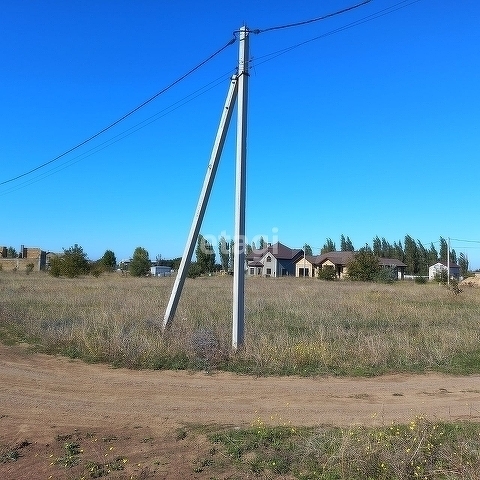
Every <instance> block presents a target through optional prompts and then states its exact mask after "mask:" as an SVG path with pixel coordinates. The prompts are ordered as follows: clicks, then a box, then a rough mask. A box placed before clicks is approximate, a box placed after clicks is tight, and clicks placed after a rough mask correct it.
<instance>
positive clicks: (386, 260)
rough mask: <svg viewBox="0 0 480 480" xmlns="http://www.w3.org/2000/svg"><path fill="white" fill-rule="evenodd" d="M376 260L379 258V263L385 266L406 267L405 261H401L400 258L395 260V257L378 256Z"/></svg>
mask: <svg viewBox="0 0 480 480" xmlns="http://www.w3.org/2000/svg"><path fill="white" fill-rule="evenodd" d="M378 260H380V265H383V266H385V267H406V266H407V264H406V263H403V262H401V261H400V260H397V259H396V258H384V257H379V258H378Z"/></svg>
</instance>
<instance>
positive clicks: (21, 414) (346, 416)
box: [0, 345, 480, 480]
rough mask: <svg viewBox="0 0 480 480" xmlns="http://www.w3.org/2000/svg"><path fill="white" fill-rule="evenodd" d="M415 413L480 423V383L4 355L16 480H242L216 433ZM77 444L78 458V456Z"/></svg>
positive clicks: (7, 456) (4, 430)
mask: <svg viewBox="0 0 480 480" xmlns="http://www.w3.org/2000/svg"><path fill="white" fill-rule="evenodd" d="M416 415H426V416H428V417H429V418H431V419H438V420H447V421H456V420H460V419H462V420H464V419H469V420H472V421H480V375H473V376H466V377H450V376H444V375H440V374H434V373H432V374H427V375H403V374H398V375H388V376H382V377H376V378H353V379H352V378H298V377H267V378H263V377H261V378H257V377H250V376H239V375H233V374H227V373H213V374H207V373H199V372H196V373H191V372H185V371H146V370H142V371H136V370H126V369H113V368H111V367H109V366H106V365H90V364H85V363H83V362H81V361H77V360H70V359H67V358H63V357H52V356H47V355H41V354H33V353H30V352H29V351H28V350H27V349H26V348H24V347H21V346H15V347H7V346H4V345H0V478H2V479H5V480H18V479H35V480H37V479H81V478H97V477H100V474H102V476H103V477H106V478H107V479H109V480H110V479H127V478H129V479H130V478H135V479H142V478H143V479H146V478H159V479H177V478H178V479H186V478H198V479H204V478H205V479H208V478H218V479H219V478H240V477H235V474H234V472H232V471H231V470H229V469H231V467H228V466H226V465H225V464H223V466H222V461H221V458H219V457H218V454H217V457H215V451H214V449H213V448H212V445H211V444H210V443H209V442H208V440H207V438H206V435H205V434H206V433H207V432H208V431H209V430H210V431H213V430H215V429H217V428H218V427H219V426H238V427H244V426H249V425H250V424H251V423H252V422H254V421H258V420H261V421H263V422H265V423H271V424H284V423H286V424H291V425H295V426H300V425H304V426H315V425H325V424H327V425H336V426H350V425H354V424H363V425H383V424H390V423H392V422H408V421H410V420H412V419H413V418H414V417H415V416H416ZM75 446H77V448H78V452H77V453H75V454H74V455H68V453H69V452H71V449H72V448H73V447H75ZM212 458H214V460H215V461H210V460H209V459H212ZM76 462H78V464H77V465H75V463H76ZM212 465H213V466H212ZM120 467H121V468H122V470H119V469H118V468H120ZM96 476H97V477H96ZM241 478H247V477H245V476H243V477H241Z"/></svg>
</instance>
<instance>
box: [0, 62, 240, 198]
mask: <svg viewBox="0 0 480 480" xmlns="http://www.w3.org/2000/svg"><path fill="white" fill-rule="evenodd" d="M234 71H235V69H232V70H230V71H229V72H227V73H224V74H223V75H221V76H220V77H217V78H216V79H215V80H213V81H211V82H209V83H207V84H206V85H204V86H203V87H200V88H199V89H197V90H195V91H194V92H192V93H190V94H188V95H186V96H185V97H183V98H182V99H180V100H178V101H176V102H174V103H173V104H171V105H169V106H168V107H166V108H164V109H162V110H160V111H159V112H157V113H155V114H154V115H151V116H150V117H148V118H146V119H144V120H142V121H141V122H139V123H137V124H135V125H133V126H132V127H130V128H127V129H126V130H124V131H123V132H121V133H119V134H117V135H115V136H113V137H111V138H109V139H108V140H105V141H104V142H102V143H100V144H98V145H96V146H95V147H92V148H91V149H90V150H87V151H86V152H83V153H80V154H79V155H77V156H76V157H74V158H71V159H69V160H67V161H65V162H64V163H61V164H59V165H57V166H56V167H53V168H52V169H50V170H47V171H46V172H44V173H41V174H39V175H38V176H36V177H33V178H32V179H29V180H26V181H24V182H23V183H20V184H17V185H15V186H12V187H11V188H10V189H8V190H5V191H3V192H1V193H0V197H1V196H4V195H7V194H9V193H12V192H14V191H17V190H20V189H21V188H24V187H26V186H28V185H32V184H34V183H36V182H38V181H40V180H43V179H44V178H47V177H49V176H51V175H54V174H55V173H57V172H59V171H61V170H64V169H65V168H68V167H70V166H71V165H74V164H75V163H78V162H80V161H81V160H84V159H85V158H88V157H91V156H92V155H94V154H96V153H98V152H100V151H102V150H104V149H105V148H108V147H110V146H111V145H113V144H115V143H117V142H119V141H121V140H123V139H125V138H127V137H129V136H130V135H133V134H134V133H136V132H138V131H139V130H141V129H143V128H145V127H147V126H148V125H150V124H152V123H154V122H156V121H157V120H159V119H160V118H163V117H165V116H166V115H168V114H170V113H172V112H173V111H175V110H177V109H179V108H181V107H183V106H184V105H186V104H188V103H190V102H191V101H193V100H194V99H196V98H198V97H199V96H201V95H203V94H205V93H206V92H208V91H209V90H212V89H213V88H215V87H217V86H218V85H220V84H222V83H223V82H224V81H225V80H226V79H227V78H230V77H231V76H232V74H233V73H234ZM50 163H51V162H50ZM45 166H46V165H45ZM36 170H38V169H36ZM30 173H33V171H32V172H30ZM22 176H24V175H22Z"/></svg>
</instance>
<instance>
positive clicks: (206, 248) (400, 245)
mask: <svg viewBox="0 0 480 480" xmlns="http://www.w3.org/2000/svg"><path fill="white" fill-rule="evenodd" d="M435 243H437V242H435ZM267 245H268V244H267V243H266V242H265V240H264V239H263V237H260V239H259V241H258V246H257V245H256V244H255V242H252V243H251V244H247V245H245V253H246V254H247V255H248V254H249V253H251V252H252V251H253V250H259V249H264V248H266V247H267ZM438 245H439V248H438V250H437V248H435V246H434V244H433V242H432V243H431V244H430V246H429V247H428V248H427V247H425V246H424V245H423V244H422V242H420V240H415V239H414V238H413V237H411V236H410V235H406V236H405V238H404V240H403V242H402V241H401V240H399V241H395V242H393V243H390V242H388V241H387V240H386V239H385V238H384V237H382V238H380V237H379V236H378V235H377V236H376V237H375V238H374V239H373V241H372V246H371V247H370V245H369V244H365V245H364V246H362V247H361V248H360V249H358V250H356V249H355V248H354V245H353V242H352V241H351V240H350V238H349V237H348V236H344V235H343V234H342V235H341V237H340V251H344V252H345V251H352V252H354V251H360V250H365V251H367V252H371V254H372V255H373V256H375V257H377V258H378V257H380V258H395V259H397V260H400V261H402V262H403V263H405V264H406V271H405V273H406V274H407V275H427V274H428V268H429V266H431V265H434V264H435V263H437V262H439V261H441V262H443V263H446V262H447V256H448V243H447V241H446V240H445V238H443V237H440V239H439V242H438ZM217 247H218V252H219V263H217V262H216V254H215V250H214V246H213V245H212V243H211V242H209V241H208V240H207V239H206V238H205V237H204V236H203V235H201V234H200V235H199V236H198V240H197V247H196V250H195V256H196V259H195V260H194V261H192V263H191V265H190V269H189V276H191V277H195V276H198V275H205V274H209V273H212V272H215V271H219V270H223V271H225V272H232V271H233V268H234V242H233V240H230V241H227V239H226V238H224V237H223V236H222V237H220V240H219V242H218V245H217ZM303 249H304V252H305V255H313V253H312V248H311V246H310V245H308V244H305V245H304V246H303ZM334 251H337V248H336V245H335V242H334V241H333V240H332V239H331V238H327V239H326V241H325V243H324V245H323V247H322V248H321V249H320V254H324V253H328V252H334ZM449 253H450V262H451V263H456V264H458V265H459V267H460V274H461V275H462V276H464V277H465V276H467V274H468V267H469V262H468V257H467V256H466V254H465V253H463V252H460V253H459V254H458V255H457V252H456V251H455V250H454V249H451V250H450V252H449ZM17 256H18V253H17V251H16V250H15V248H13V247H8V249H7V257H8V258H16V257H17ZM180 262H181V257H176V258H173V259H163V258H162V257H161V255H157V257H156V260H155V261H154V262H152V261H151V260H150V257H149V253H148V251H147V250H145V249H144V248H143V247H137V248H136V249H135V251H134V252H133V256H132V258H131V260H130V261H129V262H127V263H126V264H125V265H120V266H119V265H117V259H116V257H115V254H114V252H113V251H112V250H106V251H105V253H104V254H103V256H102V257H101V258H100V259H99V260H97V261H90V260H88V258H87V254H86V253H85V252H84V251H83V248H82V247H81V246H80V245H78V244H75V245H73V246H72V247H70V248H68V249H63V254H60V255H56V256H52V257H51V258H50V265H49V272H50V274H51V275H53V276H56V277H60V276H65V277H70V278H71V277H76V276H79V275H86V274H92V275H95V276H98V275H100V274H101V273H103V272H111V271H114V270H116V269H117V268H118V267H120V268H121V269H122V270H124V271H128V272H129V273H130V275H133V276H144V275H148V274H149V273H150V267H151V265H162V266H167V267H170V268H172V269H173V270H177V269H178V268H179V266H180ZM327 273H328V272H327Z"/></svg>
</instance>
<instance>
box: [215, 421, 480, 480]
mask: <svg viewBox="0 0 480 480" xmlns="http://www.w3.org/2000/svg"><path fill="white" fill-rule="evenodd" d="M209 438H210V440H211V442H212V443H213V444H214V445H219V446H221V450H220V452H219V453H221V454H223V458H228V459H229V462H230V463H231V464H232V465H235V466H236V468H237V470H238V471H239V472H241V475H240V476H239V477H238V478H250V477H249V476H248V475H252V478H253V476H256V477H258V478H296V479H300V480H307V479H308V480H314V479H318V480H320V479H321V480H343V479H349V480H365V479H370V480H406V479H417V478H418V479H425V480H426V479H428V480H434V479H478V478H480V473H479V472H480V425H479V424H471V423H455V424H450V423H443V422H431V421H429V420H427V419H425V418H423V417H416V418H415V419H413V420H412V421H411V422H410V423H409V424H408V425H399V424H392V425H390V426H386V427H380V428H366V427H350V428H347V429H342V428H332V427H321V428H319V427H317V428H295V427H292V426H290V425H281V426H268V425H265V424H264V423H263V422H261V421H260V420H258V421H257V422H255V423H254V424H253V425H252V426H251V427H250V428H247V429H241V430H228V431H224V432H218V433H214V434H211V435H210V437H209ZM242 475H244V476H245V477H243V476H242Z"/></svg>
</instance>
